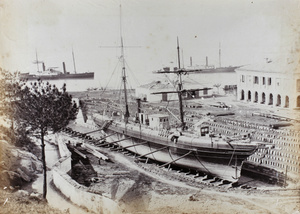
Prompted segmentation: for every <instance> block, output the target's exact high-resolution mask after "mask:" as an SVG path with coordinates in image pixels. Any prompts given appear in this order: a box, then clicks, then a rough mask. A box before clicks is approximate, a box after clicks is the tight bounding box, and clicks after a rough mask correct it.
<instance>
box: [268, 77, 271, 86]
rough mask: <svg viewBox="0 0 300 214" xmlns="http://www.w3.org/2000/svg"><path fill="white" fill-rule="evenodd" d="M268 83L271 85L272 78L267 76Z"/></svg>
mask: <svg viewBox="0 0 300 214" xmlns="http://www.w3.org/2000/svg"><path fill="white" fill-rule="evenodd" d="M268 85H272V78H271V77H269V78H268Z"/></svg>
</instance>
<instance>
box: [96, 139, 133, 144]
mask: <svg viewBox="0 0 300 214" xmlns="http://www.w3.org/2000/svg"><path fill="white" fill-rule="evenodd" d="M128 139H131V137H128V138H124V139H121V140H117V141H113V142H109V143H105V144H101V145H98V146H107V145H110V144H114V143H118V142H121V141H123V140H128Z"/></svg>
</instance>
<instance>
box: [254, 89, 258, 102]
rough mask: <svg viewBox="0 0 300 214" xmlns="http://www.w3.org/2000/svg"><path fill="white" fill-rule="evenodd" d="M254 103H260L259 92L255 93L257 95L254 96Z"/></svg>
mask: <svg viewBox="0 0 300 214" xmlns="http://www.w3.org/2000/svg"><path fill="white" fill-rule="evenodd" d="M254 102H255V103H257V102H258V92H257V91H256V92H255V95H254Z"/></svg>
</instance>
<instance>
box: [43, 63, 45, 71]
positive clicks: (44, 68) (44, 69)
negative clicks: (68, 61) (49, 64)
mask: <svg viewBox="0 0 300 214" xmlns="http://www.w3.org/2000/svg"><path fill="white" fill-rule="evenodd" d="M45 70H46V67H45V63H43V71H45Z"/></svg>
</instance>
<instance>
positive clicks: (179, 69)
mask: <svg viewBox="0 0 300 214" xmlns="http://www.w3.org/2000/svg"><path fill="white" fill-rule="evenodd" d="M177 54H178V75H179V83H178V100H179V113H180V121H181V128H182V130H184V128H185V122H184V112H183V106H182V79H181V68H180V50H179V41H178V37H177Z"/></svg>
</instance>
